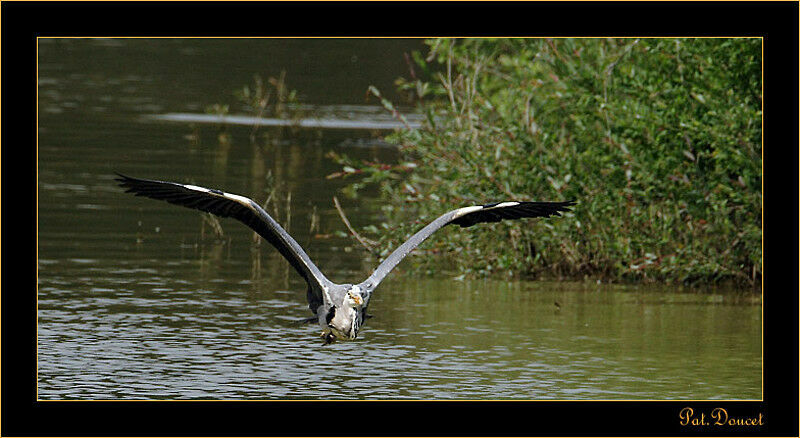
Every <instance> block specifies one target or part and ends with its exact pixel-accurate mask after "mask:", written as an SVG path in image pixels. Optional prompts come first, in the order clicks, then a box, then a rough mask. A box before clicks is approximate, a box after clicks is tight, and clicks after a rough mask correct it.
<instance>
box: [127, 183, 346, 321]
mask: <svg viewBox="0 0 800 438" xmlns="http://www.w3.org/2000/svg"><path fill="white" fill-rule="evenodd" d="M117 175H119V178H116V180H117V181H118V182H119V185H120V186H122V187H124V188H125V189H126V190H125V191H126V192H127V193H133V194H135V195H136V196H146V197H148V198H152V199H159V200H162V201H167V202H169V203H171V204H175V205H181V206H184V207H188V208H194V209H197V210H200V211H205V212H208V213H212V214H215V215H217V216H220V217H232V218H234V219H237V220H239V221H241V222H242V223H244V224H245V225H247V226H248V227H250V228H252V229H253V230H255V232H256V233H258V234H259V235H260V236H261V237H263V238H264V239H266V240H267V242H269V243H271V244H272V246H274V247H275V248H276V249H277V250H278V251H279V252H280V253H281V255H283V257H285V258H286V260H288V261H289V264H290V265H292V267H293V268H294V269H295V270H296V271H297V273H298V274H300V275H301V276H302V277H303V278H305V280H306V282H308V285H309V286H310V289H312V290H313V291H314V293H315V294H319V293H321V292H320V291H321V289H322V288H323V286H328V285H330V284H331V283H330V281H328V279H327V278H325V276H324V275H322V272H320V270H319V268H317V267H316V265H314V263H312V262H311V259H310V258H309V257H308V254H306V252H305V251H303V248H301V247H300V245H299V244H298V243H297V241H295V240H294V239H293V238H292V236H290V235H289V233H287V232H286V231H285V230H284V229H283V228H281V226H280V225H279V224H278V222H276V221H275V219H273V218H272V217H271V216H270V215H269V214H267V212H266V211H264V209H263V208H261V207H260V206H259V205H258V204H257V203H255V202H253V200H251V199H250V198H246V197H244V196H239V195H233V194H230V193H225V192H222V191H220V190H214V189H207V188H204V187H198V186H193V185H189V184H178V183H172V182H165V181H154V180H147V179H139V178H132V177H129V176H125V175H122V174H120V173H117ZM316 298H319V299H320V301H321V297H316ZM309 301H311V297H309ZM312 310H315V309H312Z"/></svg>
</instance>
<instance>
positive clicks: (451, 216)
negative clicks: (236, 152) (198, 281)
mask: <svg viewBox="0 0 800 438" xmlns="http://www.w3.org/2000/svg"><path fill="white" fill-rule="evenodd" d="M117 175H119V178H117V179H116V180H117V181H118V182H119V185H120V186H121V187H123V188H125V189H126V190H125V191H126V192H128V193H133V194H134V195H136V196H145V197H148V198H152V199H158V200H163V201H167V202H169V203H171V204H175V205H181V206H184V207H188V208H193V209H197V210H201V211H205V212H208V213H212V214H214V215H217V216H220V217H232V218H234V219H237V220H239V221H240V222H242V223H244V224H245V225H247V226H248V227H250V228H252V229H253V230H254V231H255V232H257V233H258V234H259V235H260V236H261V237H263V238H264V239H266V240H267V241H268V242H269V243H270V244H272V245H273V246H274V247H275V248H276V249H277V250H278V251H279V252H280V254H281V255H283V257H284V258H286V260H288V261H289V264H290V265H291V266H292V267H293V268H294V269H295V271H297V273H298V274H300V276H302V277H303V278H304V279H305V280H306V283H308V291H307V293H306V299H307V300H308V307H309V309H311V311H312V312H313V313H314V315H315V319H316V320H317V321H318V323H319V324H320V326H321V327H322V328H323V330H324V331H323V337H324V338H325V342H326V343H330V342H332V341H333V340H334V339H336V338H338V339H355V337H356V336H357V335H358V331H359V329H360V328H361V325H362V324H363V321H364V319H365V318H367V317H368V315H367V314H366V310H367V306H368V305H369V299H370V296H371V295H372V292H373V291H374V290H375V288H377V287H378V285H379V284H380V282H381V281H383V279H384V278H385V277H386V275H387V274H388V273H389V272H391V270H392V269H393V268H394V267H395V266H397V264H398V263H400V261H402V260H403V258H405V256H406V255H408V253H410V252H411V251H412V250H413V249H414V248H416V247H417V246H418V245H419V244H420V243H422V242H423V241H424V240H425V239H427V238H428V237H429V236H430V235H431V234H433V233H434V232H435V231H436V230H438V229H440V228H442V227H444V226H445V225H449V224H454V225H459V226H461V227H470V226H472V225H475V224H478V223H484V222H499V221H501V220H503V219H520V218H532V217H549V216H560V215H561V212H563V211H569V207H571V206H572V205H574V204H575V202H574V201H566V202H516V201H509V202H500V203H492V204H486V205H482V206H470V207H464V208H459V209H456V210H452V211H449V212H447V213H445V214H443V215H441V216H439V217H438V218H437V219H435V220H434V221H433V222H431V223H429V224H428V225H426V226H425V227H424V228H422V229H421V230H420V231H418V232H417V233H416V234H414V235H413V236H411V238H409V239H408V240H407V241H406V242H405V243H403V244H402V245H400V247H398V248H397V249H396V250H395V251H394V252H393V253H391V254H390V255H389V256H388V257H387V258H386V259H385V260H384V261H383V262H382V263H381V264H380V265H378V267H377V268H376V269H375V271H374V272H373V273H372V275H370V276H369V277H368V278H367V279H366V280H365V281H363V282H362V283H360V284H357V285H352V284H336V283H333V282H331V281H330V280H328V279H327V278H326V277H325V276H324V275H323V274H322V272H321V271H320V270H319V268H317V266H316V265H314V263H313V262H312V261H311V259H310V258H309V257H308V254H306V252H305V251H304V250H303V248H302V247H300V245H299V244H298V243H297V241H295V240H294V239H293V238H292V236H290V235H289V233H287V232H286V231H285V230H284V229H283V228H282V227H281V226H280V224H278V223H277V222H276V221H275V220H274V219H273V218H272V217H271V216H270V215H269V214H268V213H267V212H266V211H264V209H263V208H261V207H260V206H259V205H258V204H257V203H256V202H254V201H253V200H251V199H249V198H246V197H244V196H239V195H234V194H230V193H225V192H222V191H220V190H215V189H207V188H204V187H198V186H194V185H189V184H178V183H173V182H166V181H155V180H147V179H139V178H132V177H129V176H125V175H122V174H117Z"/></svg>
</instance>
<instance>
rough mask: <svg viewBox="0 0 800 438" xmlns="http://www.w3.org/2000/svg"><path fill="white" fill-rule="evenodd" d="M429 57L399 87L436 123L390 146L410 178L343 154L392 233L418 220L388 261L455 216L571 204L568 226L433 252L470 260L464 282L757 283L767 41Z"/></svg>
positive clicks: (441, 45)
mask: <svg viewBox="0 0 800 438" xmlns="http://www.w3.org/2000/svg"><path fill="white" fill-rule="evenodd" d="M428 45H429V48H430V50H429V53H428V54H420V53H416V54H414V56H413V59H414V60H415V61H416V64H415V65H414V66H413V68H412V70H411V71H410V76H411V77H410V78H408V79H400V80H398V86H399V87H400V89H402V90H405V91H407V92H408V94H409V99H411V101H413V102H416V104H417V105H418V109H419V111H421V112H422V113H423V114H424V115H426V120H427V121H426V123H424V124H423V126H422V127H421V128H419V129H409V130H404V131H401V132H397V133H395V134H393V135H391V136H390V137H389V140H390V141H393V142H395V143H396V144H398V145H399V146H400V148H401V153H402V159H401V161H402V163H401V165H399V166H393V167H389V166H386V165H376V164H374V163H356V162H352V160H348V159H347V158H346V157H339V159H340V161H341V162H342V163H343V164H346V165H347V166H349V168H359V169H360V170H362V171H363V172H359V173H360V174H365V175H368V179H367V180H368V181H370V182H374V183H378V184H379V185H380V187H381V190H382V193H383V195H384V196H386V198H387V200H389V201H391V202H389V203H388V207H386V209H385V214H386V216H387V222H388V223H392V224H407V225H401V226H398V227H394V228H393V227H392V226H388V225H384V228H385V229H386V230H383V231H382V232H381V234H382V240H381V245H382V246H381V248H382V250H383V253H384V254H388V252H389V251H390V250H391V249H393V246H394V245H396V244H397V243H399V242H401V241H403V240H404V239H405V238H406V237H407V236H408V235H410V234H411V233H412V232H413V231H415V230H416V229H417V228H419V222H417V223H413V222H414V221H415V220H416V219H418V218H420V222H425V221H427V220H430V219H433V218H435V217H437V216H438V215H439V214H441V213H442V212H443V211H444V210H445V209H449V208H456V207H459V206H463V205H467V204H470V203H487V202H491V201H501V200H509V199H514V200H567V199H576V200H577V201H578V205H577V206H576V207H575V208H574V212H573V213H571V214H567V215H566V216H565V217H564V218H554V219H547V220H531V221H518V222H513V223H505V222H504V223H500V224H493V225H484V226H481V227H475V228H471V229H470V230H469V231H468V232H467V231H461V232H450V233H442V235H437V236H436V237H435V238H434V239H431V242H426V244H425V245H423V248H429V249H430V248H434V249H435V250H436V251H434V252H440V253H444V254H450V255H454V254H458V257H452V260H453V263H455V264H456V266H457V268H458V269H459V271H461V272H462V273H464V274H468V275H488V274H493V273H507V274H508V275H520V276H524V277H532V276H539V275H556V276H563V277H570V278H574V277H585V276H588V277H598V278H603V279H605V280H619V279H629V280H641V279H655V280H659V281H665V282H683V283H692V284H693V283H698V282H701V283H718V282H722V281H729V280H732V281H733V282H735V283H736V284H739V285H757V284H759V283H760V273H761V257H762V254H761V183H762V182H761V40H760V39H756V38H750V39H745V38H743V39H552V40H551V39H466V40H448V39H438V40H431V41H429V42H428ZM373 94H376V95H378V91H377V90H374V89H373ZM384 104H385V105H387V106H389V105H390V104H389V103H388V102H385V101H384ZM387 230H388V234H387ZM423 252H424V251H423ZM429 252H430V251H429ZM417 259H419V258H417Z"/></svg>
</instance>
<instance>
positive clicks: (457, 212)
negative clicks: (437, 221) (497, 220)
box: [451, 205, 483, 220]
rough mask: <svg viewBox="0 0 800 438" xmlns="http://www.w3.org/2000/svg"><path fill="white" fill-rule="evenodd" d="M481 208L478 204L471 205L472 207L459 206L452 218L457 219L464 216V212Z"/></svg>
mask: <svg viewBox="0 0 800 438" xmlns="http://www.w3.org/2000/svg"><path fill="white" fill-rule="evenodd" d="M481 209H483V207H481V206H480V205H473V206H472V207H464V208H459V209H458V210H456V213H455V214H454V215H453V219H458V218H460V217H461V216H464V215H465V214H469V213H472V212H474V211H478V210H481ZM453 219H451V220H453Z"/></svg>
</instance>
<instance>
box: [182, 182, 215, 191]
mask: <svg viewBox="0 0 800 438" xmlns="http://www.w3.org/2000/svg"><path fill="white" fill-rule="evenodd" d="M183 186H184V187H186V188H187V189H189V190H195V191H198V192H203V193H208V192H210V191H211V190H209V189H207V188H205V187H199V186H193V185H191V184H183Z"/></svg>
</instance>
